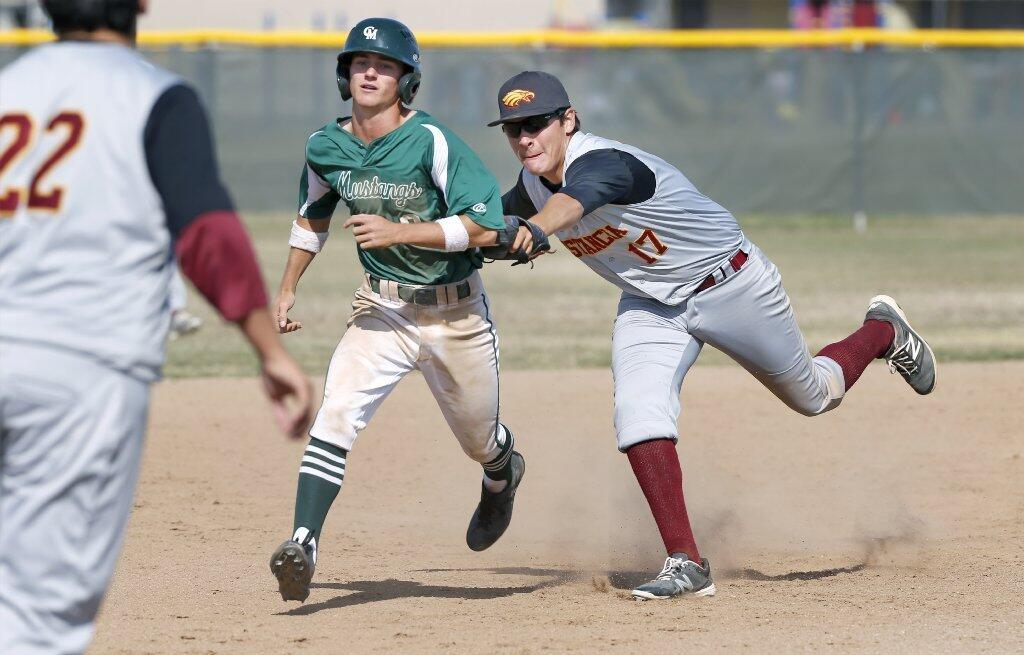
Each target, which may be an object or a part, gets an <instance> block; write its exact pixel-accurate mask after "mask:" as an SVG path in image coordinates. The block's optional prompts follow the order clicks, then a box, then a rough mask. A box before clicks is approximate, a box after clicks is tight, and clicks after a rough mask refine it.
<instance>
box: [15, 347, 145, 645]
mask: <svg viewBox="0 0 1024 655" xmlns="http://www.w3.org/2000/svg"><path fill="white" fill-rule="evenodd" d="M148 407H149V384H147V383H145V382H142V381H139V380H137V379H135V378H132V377H129V376H127V375H124V374H123V373H119V372H117V371H115V370H113V369H111V368H108V367H106V366H103V365H102V364H99V363H97V362H96V361H93V360H91V359H88V358H86V357H82V356H79V355H75V354H71V353H70V352H64V351H59V350H56V349H50V348H46V347H39V346H31V345H25V344H23V343H17V344H15V343H12V342H9V341H0V653H4V654H7V653H10V654H11V655H14V654H15V653H17V654H18V655H36V654H39V655H42V654H44V653H45V654H46V655H55V654H58V653H60V654H65V653H82V652H83V651H84V650H85V648H86V646H87V645H88V643H89V639H90V638H91V636H92V631H93V620H94V618H95V616H96V612H97V610H98V609H99V606H100V601H101V600H102V597H103V592H104V590H105V589H106V587H107V584H108V582H109V581H110V577H111V575H112V574H113V571H114V564H115V562H116V561H117V555H118V553H119V552H120V550H121V544H122V540H123V535H124V527H125V522H126V521H127V519H128V514H129V512H130V510H131V506H132V496H133V493H134V490H135V483H136V480H137V478H138V470H139V458H140V452H141V449H142V440H143V435H144V432H145V428H146V413H147V410H148Z"/></svg>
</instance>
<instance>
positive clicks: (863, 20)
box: [850, 0, 878, 27]
mask: <svg viewBox="0 0 1024 655" xmlns="http://www.w3.org/2000/svg"><path fill="white" fill-rule="evenodd" d="M850 26H851V27H878V5H877V4H876V3H875V0H854V2H853V13H852V15H851V16H850Z"/></svg>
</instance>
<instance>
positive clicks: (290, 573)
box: [270, 539, 316, 602]
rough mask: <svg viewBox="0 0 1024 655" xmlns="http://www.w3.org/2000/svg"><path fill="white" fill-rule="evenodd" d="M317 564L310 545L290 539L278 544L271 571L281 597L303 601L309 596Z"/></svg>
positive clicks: (272, 556)
mask: <svg viewBox="0 0 1024 655" xmlns="http://www.w3.org/2000/svg"><path fill="white" fill-rule="evenodd" d="M315 566H316V565H315V564H314V562H313V555H312V551H311V549H310V547H309V546H303V545H302V544H300V543H298V542H297V541H292V540H290V539H289V540H288V541H286V542H284V543H283V544H281V545H280V546H278V547H277V550H275V551H274V554H273V555H271V556H270V572H271V573H273V574H274V577H276V578H277V585H278V590H279V591H280V592H281V599H282V600H297V601H300V602H302V601H305V600H306V599H307V598H309V583H310V581H311V580H312V579H313V569H314V568H315Z"/></svg>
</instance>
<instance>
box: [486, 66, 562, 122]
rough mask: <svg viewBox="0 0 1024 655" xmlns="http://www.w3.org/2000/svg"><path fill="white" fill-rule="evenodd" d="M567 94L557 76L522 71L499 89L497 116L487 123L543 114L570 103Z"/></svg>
mask: <svg viewBox="0 0 1024 655" xmlns="http://www.w3.org/2000/svg"><path fill="white" fill-rule="evenodd" d="M571 105H572V103H571V102H569V94H568V93H566V92H565V87H564V86H562V83H561V82H559V81H558V78H557V77H555V76H554V75H552V74H551V73H545V72H543V71H523V72H522V73H519V74H517V75H514V76H512V78H511V79H509V80H508V81H507V82H505V83H504V84H502V85H501V88H500V89H498V116H499V118H498V120H496V121H491V122H490V123H488V124H487V127H494V126H495V125H500V124H502V123H508V122H510V121H517V120H520V119H523V118H529V117H531V116H543V115H544V114H550V113H552V112H555V111H558V110H559V109H562V108H565V107H569V106H571Z"/></svg>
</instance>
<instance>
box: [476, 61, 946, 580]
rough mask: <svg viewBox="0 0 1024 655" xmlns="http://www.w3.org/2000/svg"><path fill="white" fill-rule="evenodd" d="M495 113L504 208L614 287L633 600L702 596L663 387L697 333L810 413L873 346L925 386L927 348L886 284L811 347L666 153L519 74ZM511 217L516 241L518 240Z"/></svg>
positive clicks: (676, 375)
mask: <svg viewBox="0 0 1024 655" xmlns="http://www.w3.org/2000/svg"><path fill="white" fill-rule="evenodd" d="M498 108H499V112H500V116H499V119H498V120H497V121H494V122H493V123H491V125H492V126H494V125H499V124H500V125H501V127H502V130H503V131H504V132H505V136H506V137H507V139H508V143H509V146H510V147H511V148H512V151H513V152H514V153H515V155H516V157H517V158H518V159H519V160H520V161H521V162H522V164H523V168H522V171H521V172H520V174H519V180H518V181H517V183H516V185H515V187H514V188H513V189H512V190H510V191H509V192H508V193H506V194H505V196H504V198H503V200H504V209H505V212H506V214H514V215H517V216H520V217H524V218H530V219H531V222H532V223H533V224H534V226H535V227H536V228H539V229H540V230H541V231H543V232H544V234H555V235H557V236H558V238H559V239H560V240H561V241H562V244H563V245H564V246H565V247H566V248H567V249H568V250H569V251H570V252H572V254H574V255H575V256H577V257H579V258H580V259H581V260H582V261H583V262H584V263H585V264H586V265H587V266H589V267H590V268H591V269H593V270H594V272H596V273H597V274H598V275H600V276H601V277H603V278H605V279H606V280H608V281H609V282H611V283H612V284H614V285H616V286H618V287H619V288H620V289H622V298H621V300H620V302H619V308H618V315H617V316H616V319H615V328H614V334H613V338H612V372H613V375H614V385H615V429H616V432H617V437H618V446H619V450H620V451H622V452H624V453H626V455H627V456H628V458H629V462H630V464H631V466H632V468H633V472H634V474H635V475H636V478H637V481H638V482H639V483H640V487H641V488H642V489H643V492H644V495H645V496H646V497H647V501H648V504H649V505H650V508H651V512H652V514H653V515H654V519H655V521H656V523H657V525H658V529H659V531H660V533H661V536H662V539H663V540H664V543H665V549H666V551H667V553H668V558H667V559H666V560H665V565H664V567H663V569H662V571H661V573H659V574H658V575H657V577H656V578H655V579H654V580H652V581H651V582H649V583H646V584H643V585H641V586H639V587H637V588H636V589H634V590H633V596H635V597H636V598H639V599H665V598H672V597H675V596H680V595H683V594H686V593H690V594H695V595H698V596H711V595H713V594H714V593H715V584H714V582H713V580H712V576H711V568H710V566H709V564H708V561H707V560H706V559H702V558H701V557H700V553H699V551H698V549H697V544H696V543H695V540H694V537H693V532H692V530H691V528H690V522H689V518H688V517H687V513H686V505H685V503H684V500H683V488H682V473H681V469H680V466H679V458H678V456H677V454H676V451H675V443H676V441H677V440H678V438H679V435H678V432H677V427H676V422H677V419H678V417H679V391H680V388H681V385H682V382H683V378H684V377H685V376H686V372H687V371H688V370H689V368H690V366H692V365H693V363H694V361H695V360H696V359H697V356H698V355H699V354H700V350H701V348H702V347H703V346H704V344H705V343H707V344H710V345H712V346H714V347H716V348H718V349H719V350H721V351H723V352H725V353H726V354H728V355H729V356H730V357H732V358H733V359H734V360H736V361H737V362H738V363H739V364H740V365H741V366H743V367H744V368H746V369H747V370H748V371H749V372H750V373H751V374H753V375H754V377H756V378H757V379H758V380H759V381H760V382H761V383H762V384H764V385H765V386H766V387H767V388H768V389H769V390H770V391H771V392H772V393H774V394H775V395H776V396H778V397H779V399H780V400H782V402H784V403H785V404H786V405H788V406H789V407H790V408H792V409H794V410H795V411H797V412H800V413H801V414H804V415H806V416H815V415H818V414H821V413H823V412H827V411H828V410H830V409H833V408H834V407H836V406H837V405H838V404H839V403H840V401H841V400H842V398H843V395H844V394H845V393H846V392H847V391H848V390H849V389H850V388H851V387H852V386H853V385H854V383H855V382H856V381H857V378H859V377H860V375H861V373H862V372H863V371H864V369H865V368H866V367H867V365H868V364H869V363H870V362H871V361H872V360H873V359H876V358H884V359H885V360H886V361H887V362H888V364H889V367H890V369H891V370H892V371H893V372H898V373H900V374H901V375H902V376H903V378H904V379H905V380H906V381H907V382H908V383H909V384H910V386H911V387H912V388H913V389H914V390H915V391H916V392H917V393H919V394H928V393H931V391H932V389H933V388H934V386H935V357H934V355H933V354H932V351H931V348H929V346H928V344H927V343H925V341H924V340H923V339H922V338H921V337H920V336H919V335H918V334H917V332H915V331H914V330H913V328H911V327H910V324H909V323H908V322H907V317H906V315H905V314H904V313H903V311H902V310H901V309H900V307H899V305H897V304H896V302H895V301H894V300H893V299H892V298H890V297H888V296H875V297H874V298H872V299H871V301H870V302H869V304H868V310H867V315H866V318H865V321H864V324H863V325H862V326H861V327H860V328H859V329H858V330H857V331H856V332H854V333H853V334H851V335H850V336H849V337H847V338H846V339H844V340H842V341H840V342H838V343H833V344H831V345H828V346H826V347H825V348H824V349H822V351H821V352H819V353H818V354H817V356H811V354H810V352H809V350H808V348H807V344H806V342H805V341H804V337H803V335H802V334H801V332H800V329H799V327H797V323H796V318H795V317H794V314H793V310H792V308H791V306H790V303H789V298H788V296H787V295H786V291H785V290H784V289H783V287H782V280H781V278H780V275H779V271H778V269H777V268H776V267H775V265H774V264H772V262H771V261H770V260H769V259H768V257H766V256H765V254H764V253H763V252H761V250H760V249H759V248H758V247H757V246H756V245H755V244H753V243H751V241H750V240H749V239H748V238H747V237H746V236H745V235H744V234H743V230H741V229H740V226H739V224H738V223H737V222H736V219H735V218H734V217H733V216H732V214H730V213H729V212H728V211H727V210H726V209H725V208H723V207H722V206H721V205H719V204H717V203H716V202H714V201H713V200H711V199H710V198H708V197H706V196H704V195H702V194H701V193H700V192H699V191H698V190H697V189H696V188H695V187H694V186H693V184H692V183H691V182H690V181H689V180H688V179H686V177H684V176H683V174H682V173H680V172H679V170H678V169H676V168H675V167H674V166H672V165H671V164H669V163H668V162H666V161H664V160H662V159H660V158H658V157H656V156H654V155H652V154H650V153H647V152H644V151H643V150H640V149H639V148H634V147H633V146H630V145H626V144H624V143H618V142H616V141H612V140H610V139H606V138H603V137H600V136H597V135H594V134H588V133H586V132H583V131H582V130H581V129H580V117H579V115H578V114H577V113H576V111H575V109H574V108H573V107H572V104H571V103H570V101H569V97H568V95H567V94H566V91H565V88H564V87H563V86H562V84H561V82H559V81H558V79H557V78H555V77H554V76H552V75H549V74H547V73H542V72H533V71H526V72H523V73H520V74H518V75H516V76H514V77H513V78H511V79H510V80H508V81H507V82H505V84H503V85H502V86H501V89H500V90H499V92H498ZM532 238H533V237H532V234H531V232H530V231H529V230H526V229H522V228H520V230H519V234H518V236H517V238H516V243H515V246H516V247H517V248H525V249H527V250H529V249H530V243H529V242H530V241H531V239H532Z"/></svg>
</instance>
